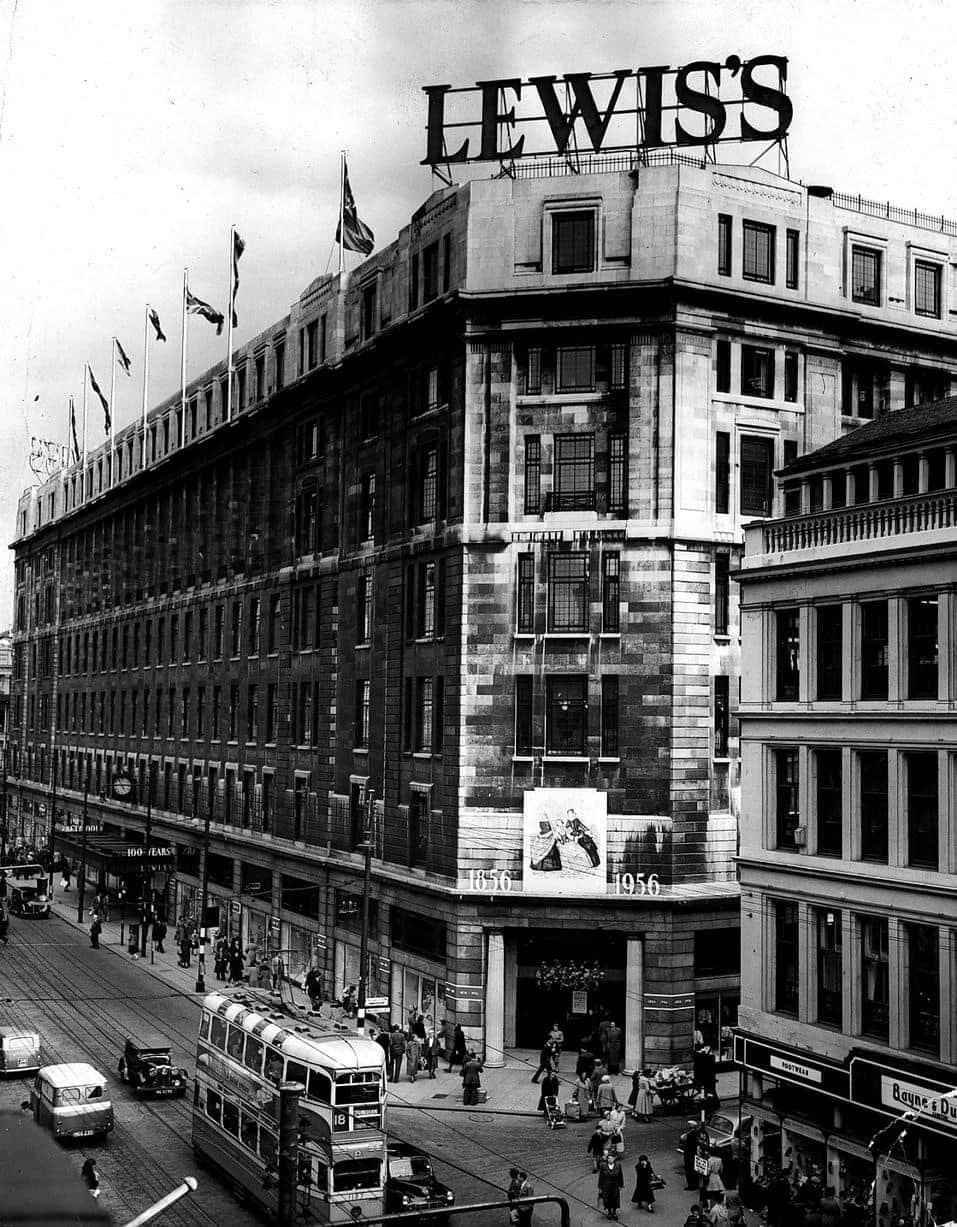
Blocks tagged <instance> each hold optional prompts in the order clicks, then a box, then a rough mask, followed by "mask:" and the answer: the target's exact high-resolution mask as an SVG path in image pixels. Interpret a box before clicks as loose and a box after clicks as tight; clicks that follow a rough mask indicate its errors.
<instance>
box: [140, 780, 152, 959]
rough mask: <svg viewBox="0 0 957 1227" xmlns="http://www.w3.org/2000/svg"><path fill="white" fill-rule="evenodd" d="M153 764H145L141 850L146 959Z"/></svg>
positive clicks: (142, 939) (142, 942) (142, 937)
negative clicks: (144, 822) (144, 836)
mask: <svg viewBox="0 0 957 1227" xmlns="http://www.w3.org/2000/svg"><path fill="white" fill-rule="evenodd" d="M152 824H153V763H152V761H147V764H146V847H145V848H144V849H143V887H142V890H143V923H142V925H141V926H140V954H141V956H142V957H143V958H146V926H147V923H148V920H149V916H150V913H151V911H152V905H153V863H152V861H151V860H150V847H151V845H152V842H153V825H152Z"/></svg>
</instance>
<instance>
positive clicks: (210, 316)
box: [186, 286, 223, 336]
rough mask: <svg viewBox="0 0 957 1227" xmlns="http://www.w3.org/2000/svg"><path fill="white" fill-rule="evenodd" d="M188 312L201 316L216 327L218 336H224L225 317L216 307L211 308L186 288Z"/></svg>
mask: <svg viewBox="0 0 957 1227" xmlns="http://www.w3.org/2000/svg"><path fill="white" fill-rule="evenodd" d="M186 310H187V311H188V312H189V314H190V315H201V316H202V317H203V319H204V320H209V322H210V323H211V324H215V325H216V335H217V336H222V332H223V316H222V313H221V312H220V311H217V310H216V308H215V307H211V306H210V305H209V303H208V302H203V300H202V299H201V298H197V297H196V295H195V294H194V293H193V292H192V291H191V290H190V288H189V286H187V287H186Z"/></svg>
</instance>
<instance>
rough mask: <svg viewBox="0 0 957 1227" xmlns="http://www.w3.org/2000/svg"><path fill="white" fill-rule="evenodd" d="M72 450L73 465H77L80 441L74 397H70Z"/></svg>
mask: <svg viewBox="0 0 957 1227" xmlns="http://www.w3.org/2000/svg"><path fill="white" fill-rule="evenodd" d="M70 450H71V452H72V453H73V459H72V463H73V464H76V463H77V462H78V461H79V459H80V440H79V439H78V438H77V437H76V406H75V405H74V403H73V397H72V396H71V397H70Z"/></svg>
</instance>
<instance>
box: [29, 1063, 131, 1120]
mask: <svg viewBox="0 0 957 1227" xmlns="http://www.w3.org/2000/svg"><path fill="white" fill-rule="evenodd" d="M24 1106H25V1107H27V1108H29V1109H30V1111H31V1112H32V1113H33V1119H34V1120H35V1121H36V1122H37V1124H39V1125H49V1127H50V1128H51V1129H52V1130H53V1134H54V1136H55V1137H74V1138H88V1137H105V1136H106V1134H108V1133H109V1132H110V1130H111V1129H112V1128H113V1104H112V1103H111V1102H110V1100H109V1098H108V1096H107V1094H106V1078H105V1077H104V1076H103V1075H102V1074H101V1073H100V1072H99V1070H97V1069H94V1068H93V1066H92V1065H87V1064H86V1062H85V1061H75V1062H71V1063H70V1064H67V1065H44V1066H43V1068H42V1069H40V1070H39V1071H38V1073H37V1076H36V1081H35V1082H34V1084H33V1089H32V1090H31V1092H30V1098H29V1100H28V1101H27V1102H26V1103H25V1104H24Z"/></svg>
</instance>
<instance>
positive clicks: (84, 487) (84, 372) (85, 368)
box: [80, 363, 90, 495]
mask: <svg viewBox="0 0 957 1227" xmlns="http://www.w3.org/2000/svg"><path fill="white" fill-rule="evenodd" d="M89 369H90V367H89V364H88V363H84V364H83V470H82V473H81V477H80V481H81V483H82V490H83V493H84V495H85V494H86V384H87V378H86V376H87V372H88V371H89Z"/></svg>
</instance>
